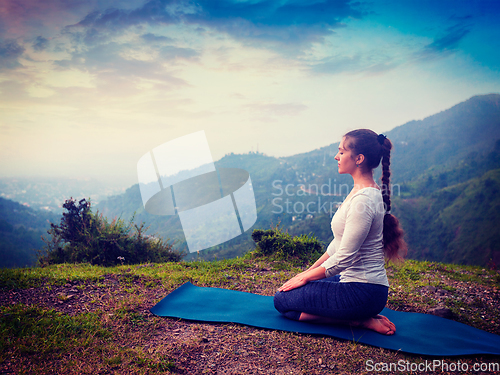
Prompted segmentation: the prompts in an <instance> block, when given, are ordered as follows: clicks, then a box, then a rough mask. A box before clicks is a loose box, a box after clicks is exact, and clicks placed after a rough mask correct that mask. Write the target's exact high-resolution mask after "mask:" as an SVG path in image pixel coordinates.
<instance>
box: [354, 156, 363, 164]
mask: <svg viewBox="0 0 500 375" xmlns="http://www.w3.org/2000/svg"><path fill="white" fill-rule="evenodd" d="M364 161H365V155H363V154H358V156H356V164H363V162H364Z"/></svg>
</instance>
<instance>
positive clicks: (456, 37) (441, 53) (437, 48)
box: [415, 23, 471, 61]
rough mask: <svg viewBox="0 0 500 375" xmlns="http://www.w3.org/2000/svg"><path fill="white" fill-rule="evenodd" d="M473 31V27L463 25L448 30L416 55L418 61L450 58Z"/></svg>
mask: <svg viewBox="0 0 500 375" xmlns="http://www.w3.org/2000/svg"><path fill="white" fill-rule="evenodd" d="M470 31H471V27H469V26H466V25H463V24H461V23H459V24H456V25H454V26H451V27H449V28H447V29H446V30H445V32H444V34H442V35H441V36H439V37H436V38H435V39H434V41H433V42H432V43H429V44H427V45H426V46H424V47H423V49H422V50H420V51H418V52H417V53H416V54H415V59H416V60H417V61H423V60H435V59H438V58H441V57H445V56H448V55H449V54H451V53H453V52H455V51H456V50H457V49H458V46H459V44H460V42H461V41H462V39H464V38H465V37H466V36H467V35H468V34H469V33H470Z"/></svg>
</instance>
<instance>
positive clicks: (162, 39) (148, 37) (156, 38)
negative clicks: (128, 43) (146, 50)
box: [141, 33, 174, 43]
mask: <svg viewBox="0 0 500 375" xmlns="http://www.w3.org/2000/svg"><path fill="white" fill-rule="evenodd" d="M141 38H142V39H144V40H145V41H146V42H149V43H171V42H173V41H174V40H173V39H172V38H169V37H168V36H163V35H155V34H153V33H147V34H143V35H141Z"/></svg>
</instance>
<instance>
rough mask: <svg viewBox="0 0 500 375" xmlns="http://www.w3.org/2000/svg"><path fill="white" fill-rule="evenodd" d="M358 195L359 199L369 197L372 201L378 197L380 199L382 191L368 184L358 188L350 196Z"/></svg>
mask: <svg viewBox="0 0 500 375" xmlns="http://www.w3.org/2000/svg"><path fill="white" fill-rule="evenodd" d="M355 197H358V200H360V199H370V200H374V201H378V200H379V198H380V199H382V192H381V191H380V189H379V188H376V187H372V186H368V187H364V188H361V189H359V190H358V191H357V192H356V193H355V194H354V195H353V196H352V198H355Z"/></svg>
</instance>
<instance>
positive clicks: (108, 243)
mask: <svg viewBox="0 0 500 375" xmlns="http://www.w3.org/2000/svg"><path fill="white" fill-rule="evenodd" d="M63 208H64V209H65V210H66V211H67V212H64V213H63V216H62V218H61V223H60V224H59V225H55V224H53V223H51V224H50V227H51V228H50V229H49V230H48V231H47V233H48V234H49V235H50V238H48V239H46V238H44V237H42V240H43V241H44V242H45V244H46V245H45V246H44V251H43V252H42V253H41V254H39V256H38V262H39V264H40V265H41V266H44V265H49V264H57V263H91V264H94V265H100V266H114V265H118V264H137V263H144V262H169V261H172V262H176V261H179V260H180V259H181V258H182V256H183V254H182V253H179V252H177V251H174V250H173V249H172V244H169V243H167V242H165V241H163V240H161V239H158V238H155V237H152V236H148V235H145V232H146V231H147V229H148V227H145V226H144V223H141V224H140V225H137V224H135V223H134V222H133V218H132V219H131V220H130V221H129V222H128V223H125V222H124V221H123V220H121V219H114V220H113V221H112V222H111V223H109V222H108V221H107V219H106V218H104V217H103V216H102V214H101V215H99V214H98V213H93V212H92V211H91V209H90V202H87V201H86V200H85V199H82V200H80V201H79V202H78V204H76V200H74V199H69V200H66V201H65V203H64V205H63Z"/></svg>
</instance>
